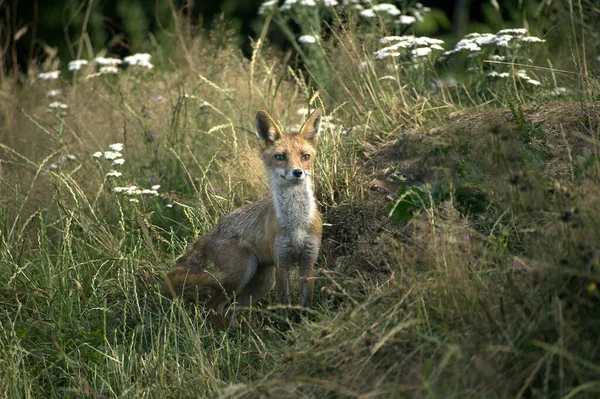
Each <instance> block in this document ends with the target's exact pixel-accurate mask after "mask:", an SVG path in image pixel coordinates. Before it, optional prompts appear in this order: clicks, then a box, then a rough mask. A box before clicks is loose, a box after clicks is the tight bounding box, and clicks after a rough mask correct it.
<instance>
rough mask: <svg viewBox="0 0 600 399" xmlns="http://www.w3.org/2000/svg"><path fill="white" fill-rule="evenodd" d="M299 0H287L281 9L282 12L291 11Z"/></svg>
mask: <svg viewBox="0 0 600 399" xmlns="http://www.w3.org/2000/svg"><path fill="white" fill-rule="evenodd" d="M297 2H298V0H285V2H284V3H283V4H282V5H281V7H279V10H280V11H286V10H290V9H291V8H292V6H293V5H294V4H296V3H297Z"/></svg>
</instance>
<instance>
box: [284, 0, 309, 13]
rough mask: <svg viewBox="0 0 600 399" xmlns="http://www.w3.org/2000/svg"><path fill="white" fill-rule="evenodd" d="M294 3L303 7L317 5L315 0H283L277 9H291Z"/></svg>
mask: <svg viewBox="0 0 600 399" xmlns="http://www.w3.org/2000/svg"><path fill="white" fill-rule="evenodd" d="M296 4H297V5H300V6H305V7H315V6H316V5H317V3H316V2H315V0H285V2H284V3H283V4H282V5H281V7H279V11H287V10H291V9H292V6H295V5H296Z"/></svg>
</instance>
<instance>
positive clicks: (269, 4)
mask: <svg viewBox="0 0 600 399" xmlns="http://www.w3.org/2000/svg"><path fill="white" fill-rule="evenodd" d="M277 4H278V0H269V1H265V2H263V3H262V4H261V5H260V7H259V8H258V15H265V13H266V12H267V11H270V10H272V9H273V7H275V6H276V5H277Z"/></svg>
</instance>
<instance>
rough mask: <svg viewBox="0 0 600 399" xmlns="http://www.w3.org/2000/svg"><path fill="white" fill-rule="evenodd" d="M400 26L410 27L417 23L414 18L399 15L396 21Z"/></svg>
mask: <svg viewBox="0 0 600 399" xmlns="http://www.w3.org/2000/svg"><path fill="white" fill-rule="evenodd" d="M396 22H398V23H399V24H400V25H412V24H414V23H415V22H417V19H416V18H415V17H411V16H410V15H400V18H398V20H397V21H396Z"/></svg>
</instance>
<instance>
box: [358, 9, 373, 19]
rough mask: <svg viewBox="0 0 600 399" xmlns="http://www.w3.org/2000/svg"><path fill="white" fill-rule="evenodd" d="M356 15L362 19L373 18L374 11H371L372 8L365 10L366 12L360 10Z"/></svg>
mask: <svg viewBox="0 0 600 399" xmlns="http://www.w3.org/2000/svg"><path fill="white" fill-rule="evenodd" d="M358 15H360V16H361V17H363V18H375V16H376V15H375V11H373V9H372V8H369V9H366V10H362V11H361V12H359V13H358Z"/></svg>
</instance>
